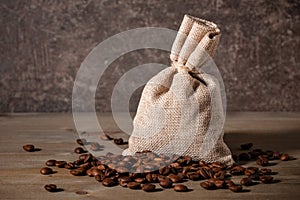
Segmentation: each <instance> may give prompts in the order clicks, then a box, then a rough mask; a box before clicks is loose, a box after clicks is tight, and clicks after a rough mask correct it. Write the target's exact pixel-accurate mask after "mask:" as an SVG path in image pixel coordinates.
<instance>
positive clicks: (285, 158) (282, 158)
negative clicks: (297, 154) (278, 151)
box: [280, 153, 290, 161]
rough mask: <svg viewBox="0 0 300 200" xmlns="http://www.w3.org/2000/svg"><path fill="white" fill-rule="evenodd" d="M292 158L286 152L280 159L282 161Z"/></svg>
mask: <svg viewBox="0 0 300 200" xmlns="http://www.w3.org/2000/svg"><path fill="white" fill-rule="evenodd" d="M289 159H290V156H289V155H288V154H286V153H283V154H282V155H281V156H280V160H282V161H287V160H289Z"/></svg>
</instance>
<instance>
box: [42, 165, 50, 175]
mask: <svg viewBox="0 0 300 200" xmlns="http://www.w3.org/2000/svg"><path fill="white" fill-rule="evenodd" d="M40 172H41V174H43V175H48V174H52V173H53V171H52V169H51V168H49V167H44V168H42V169H41V170H40Z"/></svg>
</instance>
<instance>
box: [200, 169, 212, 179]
mask: <svg viewBox="0 0 300 200" xmlns="http://www.w3.org/2000/svg"><path fill="white" fill-rule="evenodd" d="M198 173H199V174H200V175H201V176H202V177H203V178H204V179H208V178H210V177H209V175H208V174H207V172H206V170H205V168H201V169H200V170H199V171H198Z"/></svg>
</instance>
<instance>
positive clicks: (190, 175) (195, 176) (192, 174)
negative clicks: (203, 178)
mask: <svg viewBox="0 0 300 200" xmlns="http://www.w3.org/2000/svg"><path fill="white" fill-rule="evenodd" d="M186 176H187V177H188V179H190V180H192V181H197V180H199V179H200V175H199V174H198V173H197V172H188V173H187V174H186Z"/></svg>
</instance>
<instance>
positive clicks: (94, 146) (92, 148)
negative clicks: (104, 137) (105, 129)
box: [90, 142, 101, 151]
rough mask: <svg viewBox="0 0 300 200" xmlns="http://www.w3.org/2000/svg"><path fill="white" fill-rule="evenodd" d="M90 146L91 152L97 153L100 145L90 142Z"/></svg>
mask: <svg viewBox="0 0 300 200" xmlns="http://www.w3.org/2000/svg"><path fill="white" fill-rule="evenodd" d="M90 145H91V146H90V148H91V150H92V151H99V150H100V149H101V145H100V144H99V143H97V142H92V143H90Z"/></svg>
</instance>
